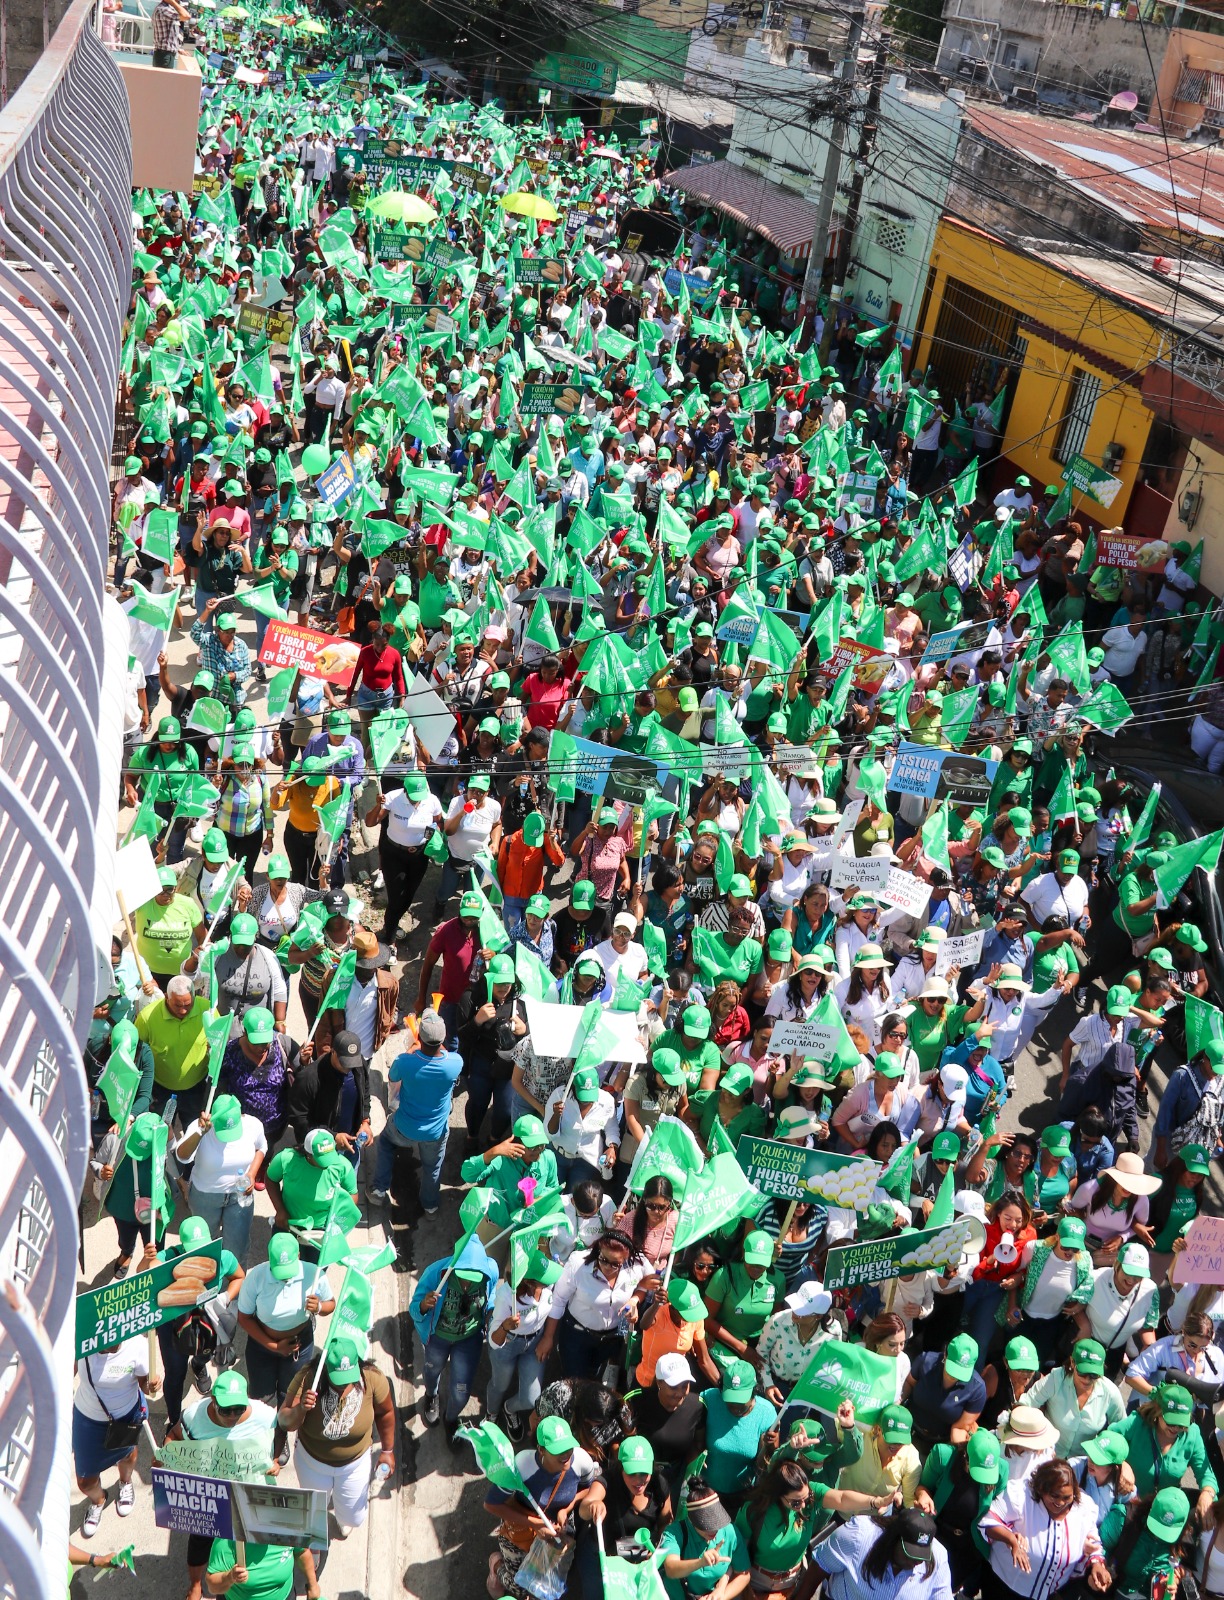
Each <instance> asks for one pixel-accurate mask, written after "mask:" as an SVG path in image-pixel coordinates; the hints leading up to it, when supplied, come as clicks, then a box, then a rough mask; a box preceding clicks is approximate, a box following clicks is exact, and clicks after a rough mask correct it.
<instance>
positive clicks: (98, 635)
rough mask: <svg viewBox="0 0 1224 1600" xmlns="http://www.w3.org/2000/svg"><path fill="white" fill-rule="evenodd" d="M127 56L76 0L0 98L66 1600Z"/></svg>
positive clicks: (2, 605) (52, 1389)
mask: <svg viewBox="0 0 1224 1600" xmlns="http://www.w3.org/2000/svg"><path fill="white" fill-rule="evenodd" d="M131 182H132V161H131V137H130V130H129V113H128V104H127V96H126V92H125V90H124V87H123V82H122V79H121V78H120V75H119V71H118V69H117V67H116V66H115V65H114V63H113V61H112V60H111V59H110V56H109V54H108V53H107V52H106V51H105V50H104V49H103V47H102V44H101V41H100V40H99V38H98V34H97V31H96V17H95V14H94V0H76V3H75V4H74V5H73V6H72V7H71V9H70V10H69V11H68V12H67V14H66V15H65V17H64V19H63V21H62V23H61V24H60V26H59V28H58V30H57V31H56V33H55V35H54V37H53V39H52V40H51V42H50V44H49V45H48V47H47V48H46V49H45V50H44V52H43V54H42V56H41V57H40V58H39V60H38V63H37V64H36V66H35V67H34V68H33V69H32V70H31V72H30V73H29V75H28V76H27V77H26V79H25V81H24V82H23V84H22V86H21V88H20V89H19V90H18V92H17V93H16V94H15V95H14V96H13V98H12V99H11V100H10V101H9V102H8V104H7V105H6V106H5V107H4V109H3V111H0V1595H4V1596H10V1595H11V1596H13V1597H14V1600H16V1597H20V1600H52V1596H55V1597H58V1596H60V1595H62V1594H63V1591H64V1566H65V1559H66V1541H67V1533H68V1513H69V1504H70V1485H71V1482H72V1475H71V1459H70V1455H71V1453H70V1449H69V1443H68V1441H69V1433H70V1429H69V1420H70V1416H71V1405H72V1355H73V1327H72V1313H73V1297H74V1295H75V1292H76V1272H77V1206H78V1201H79V1198H80V1195H81V1191H82V1187H83V1184H84V1181H85V1176H86V1160H87V1155H88V1121H89V1119H88V1097H87V1090H86V1082H85V1074H84V1071H83V1068H82V1060H81V1050H82V1046H83V1044H84V1042H85V1039H86V1036H87V1034H88V1030H89V1025H90V1020H91V1014H92V1010H93V1006H94V1003H95V999H96V997H97V995H98V993H99V989H100V987H101V992H102V993H105V986H106V984H107V983H108V982H109V951H110V927H111V921H112V910H111V906H112V894H113V875H114V847H113V841H114V838H115V815H116V807H117V792H118V770H119V763H120V760H121V752H122V706H123V700H122V689H123V679H124V676H125V675H126V664H127V627H126V620H125V619H124V617H123V615H122V613H121V612H119V610H118V608H117V606H116V605H115V603H114V601H113V600H110V599H108V598H107V596H106V594H105V569H106V558H107V547H108V535H109V527H110V507H109V478H108V463H109V456H110V442H111V428H112V421H113V415H114V393H115V382H116V376H117V370H118V360H119V348H120V341H121V334H122V326H123V318H124V314H125V311H126V309H127V302H128V295H129V290H130V284H131V268H132V227H131Z"/></svg>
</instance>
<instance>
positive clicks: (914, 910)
mask: <svg viewBox="0 0 1224 1600" xmlns="http://www.w3.org/2000/svg"><path fill="white" fill-rule="evenodd" d="M930 898H931V886H930V884H929V883H923V881H922V879H921V878H915V876H914V875H913V873H912V872H906V871H905V869H904V868H903V867H891V866H890V867H889V869H888V881H887V883H885V885H884V887H883V888H882V889H881V890H880V899H881V900H883V901H884V902H885V904H887V905H890V906H895V907H896V909H897V910H898V911H904V912H905V914H906V916H907V917H920V916H921V915H922V913H923V912H924V911H925V910H926V908H927V901H928V900H929V899H930Z"/></svg>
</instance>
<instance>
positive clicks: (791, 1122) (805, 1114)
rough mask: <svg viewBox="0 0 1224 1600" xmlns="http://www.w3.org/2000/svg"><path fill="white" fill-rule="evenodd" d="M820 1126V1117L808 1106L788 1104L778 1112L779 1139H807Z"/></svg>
mask: <svg viewBox="0 0 1224 1600" xmlns="http://www.w3.org/2000/svg"><path fill="white" fill-rule="evenodd" d="M791 1082H792V1083H793V1082H794V1079H793V1078H792V1080H791ZM819 1126H820V1118H819V1117H818V1116H817V1115H816V1113H815V1112H814V1111H809V1110H808V1108H807V1106H786V1107H785V1108H784V1109H783V1110H782V1111H780V1112H779V1113H778V1122H777V1136H778V1138H779V1139H806V1138H807V1136H808V1135H809V1134H810V1133H815V1132H816V1130H817V1128H819Z"/></svg>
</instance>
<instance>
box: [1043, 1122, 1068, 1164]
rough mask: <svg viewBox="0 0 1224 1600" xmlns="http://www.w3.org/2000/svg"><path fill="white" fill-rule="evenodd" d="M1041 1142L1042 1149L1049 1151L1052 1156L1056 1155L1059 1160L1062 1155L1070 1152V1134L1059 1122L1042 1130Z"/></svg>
mask: <svg viewBox="0 0 1224 1600" xmlns="http://www.w3.org/2000/svg"><path fill="white" fill-rule="evenodd" d="M1041 1144H1042V1148H1043V1149H1044V1150H1047V1151H1049V1153H1050V1155H1052V1156H1057V1157H1058V1159H1059V1160H1060V1161H1061V1160H1062V1158H1063V1157H1064V1156H1069V1155H1070V1154H1071V1135H1070V1133H1069V1132H1068V1130H1067V1129H1066V1128H1064V1127H1062V1126H1061V1124H1059V1123H1054V1124H1053V1125H1052V1126H1051V1127H1049V1128H1045V1129H1043V1130H1042V1134H1041Z"/></svg>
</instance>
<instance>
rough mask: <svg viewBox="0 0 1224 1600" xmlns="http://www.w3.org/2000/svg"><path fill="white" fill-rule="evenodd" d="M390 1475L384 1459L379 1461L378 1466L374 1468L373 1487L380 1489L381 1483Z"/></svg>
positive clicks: (389, 1469)
mask: <svg viewBox="0 0 1224 1600" xmlns="http://www.w3.org/2000/svg"><path fill="white" fill-rule="evenodd" d="M390 1476H391V1468H390V1467H389V1466H388V1465H387V1463H386V1462H385V1461H380V1462H379V1463H378V1466H377V1467H376V1468H375V1470H374V1485H375V1487H376V1488H379V1489H381V1488H382V1486H383V1484H384V1483H386V1481H387V1479H388V1478H389V1477H390Z"/></svg>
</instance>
